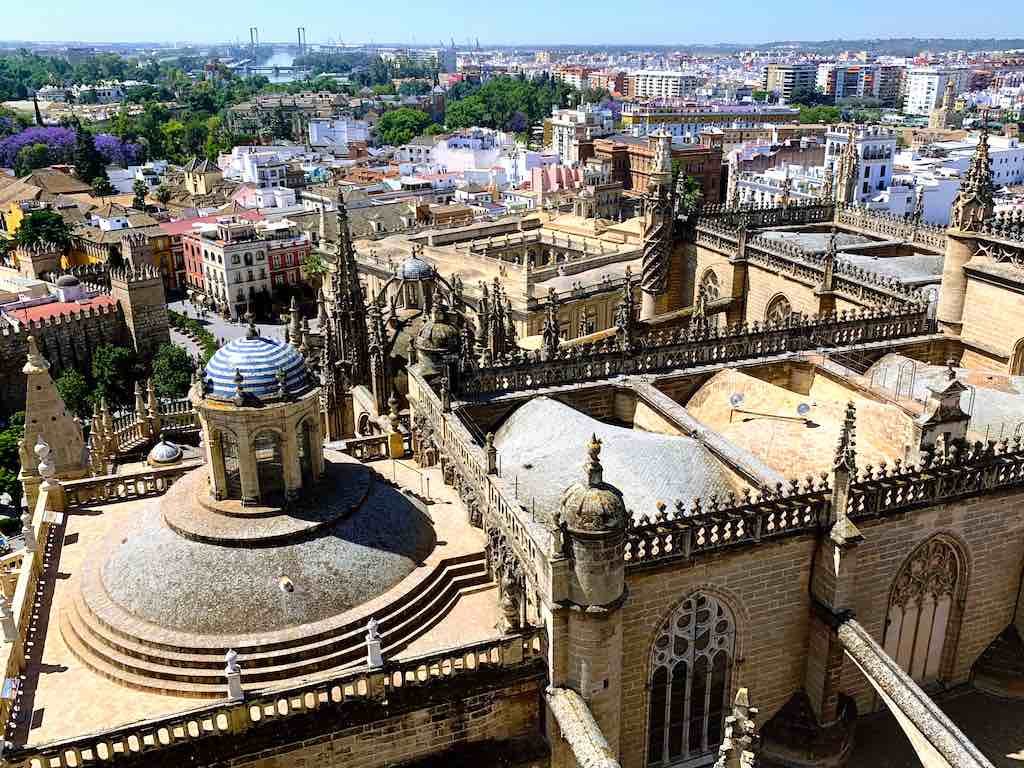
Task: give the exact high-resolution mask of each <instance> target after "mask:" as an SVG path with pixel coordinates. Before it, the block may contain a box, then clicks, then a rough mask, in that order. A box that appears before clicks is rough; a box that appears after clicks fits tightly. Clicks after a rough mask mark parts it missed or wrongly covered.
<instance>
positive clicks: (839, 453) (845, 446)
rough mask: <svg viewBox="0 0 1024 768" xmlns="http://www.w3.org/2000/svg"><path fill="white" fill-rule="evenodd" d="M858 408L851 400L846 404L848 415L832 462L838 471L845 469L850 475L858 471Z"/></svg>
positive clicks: (840, 432)
mask: <svg viewBox="0 0 1024 768" xmlns="http://www.w3.org/2000/svg"><path fill="white" fill-rule="evenodd" d="M856 437H857V408H856V406H855V405H854V404H853V401H852V400H851V401H850V402H848V403H847V404H846V417H845V418H844V419H843V426H842V429H841V430H840V431H839V442H838V444H837V445H836V455H835V458H834V459H833V462H832V468H833V469H834V470H836V471H845V472H848V473H849V474H850V475H854V474H855V473H856V472H857V452H856V445H857V440H856Z"/></svg>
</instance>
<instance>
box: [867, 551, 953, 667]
mask: <svg viewBox="0 0 1024 768" xmlns="http://www.w3.org/2000/svg"><path fill="white" fill-rule="evenodd" d="M961 574H962V568H961V565H960V558H959V556H958V554H957V551H956V550H955V549H954V548H953V545H952V544H950V543H949V542H948V541H946V540H945V539H943V538H939V537H935V538H932V539H929V540H928V541H926V542H925V543H924V544H922V545H921V546H920V547H918V548H917V549H916V550H915V551H914V552H913V553H912V554H911V555H910V557H909V558H908V559H907V561H906V562H905V563H904V564H903V567H902V568H900V570H899V573H898V574H897V575H896V580H895V581H894V582H893V587H892V594H891V596H890V598H889V612H888V615H887V616H886V621H885V624H886V628H885V652H886V653H887V654H888V655H889V656H890V657H891V658H893V659H895V660H896V663H897V664H899V665H900V667H901V668H902V669H903V670H904V671H905V672H906V673H907V674H908V675H910V676H911V677H912V678H914V680H916V681H918V682H920V683H929V682H932V681H934V680H937V679H939V678H940V677H941V676H942V673H943V670H942V668H941V665H942V656H943V649H944V648H945V647H946V642H947V638H948V637H949V636H950V635H951V634H952V631H951V630H952V629H953V628H954V627H955V621H954V614H955V612H956V608H957V595H958V594H959V587H960V580H961V578H962V575H961Z"/></svg>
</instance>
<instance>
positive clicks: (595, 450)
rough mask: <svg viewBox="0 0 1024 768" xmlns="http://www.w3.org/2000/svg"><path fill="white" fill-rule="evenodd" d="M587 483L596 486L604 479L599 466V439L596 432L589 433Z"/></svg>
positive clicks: (602, 470) (602, 471)
mask: <svg viewBox="0 0 1024 768" xmlns="http://www.w3.org/2000/svg"><path fill="white" fill-rule="evenodd" d="M586 470H587V484H588V485H589V486H590V487H591V488H596V487H597V486H599V485H600V484H601V482H602V481H603V479H604V468H603V467H602V466H601V440H600V439H599V438H598V437H597V433H596V432H594V433H591V435H590V443H588V445H587V463H586Z"/></svg>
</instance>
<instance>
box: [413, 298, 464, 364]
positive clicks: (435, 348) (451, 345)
mask: <svg viewBox="0 0 1024 768" xmlns="http://www.w3.org/2000/svg"><path fill="white" fill-rule="evenodd" d="M460 336H461V334H460V333H459V329H458V328H457V327H456V326H455V324H454V323H453V322H452V317H451V313H450V312H449V311H448V309H447V307H445V306H443V305H441V304H437V305H435V307H434V314H433V315H432V316H431V317H430V318H429V319H428V320H427V321H426V322H425V323H424V324H423V327H422V328H420V332H419V333H418V334H417V336H416V349H418V350H423V351H426V352H457V351H458V349H459V345H460V343H461V340H460Z"/></svg>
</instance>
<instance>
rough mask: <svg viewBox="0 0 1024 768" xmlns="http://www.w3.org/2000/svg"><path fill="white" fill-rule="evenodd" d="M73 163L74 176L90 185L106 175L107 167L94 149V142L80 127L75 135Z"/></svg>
mask: <svg viewBox="0 0 1024 768" xmlns="http://www.w3.org/2000/svg"><path fill="white" fill-rule="evenodd" d="M74 163H75V176H77V177H78V178H79V179H81V180H82V181H85V182H88V183H90V184H91V183H92V182H93V179H96V178H97V177H99V176H106V175H107V165H106V163H104V162H103V156H102V155H101V154H100V153H99V150H97V149H96V140H95V139H94V138H93V135H92V134H91V133H89V132H88V131H86V130H85V129H84V128H82V127H81V126H80V125H79V126H78V127H77V133H76V135H75V152H74Z"/></svg>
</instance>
